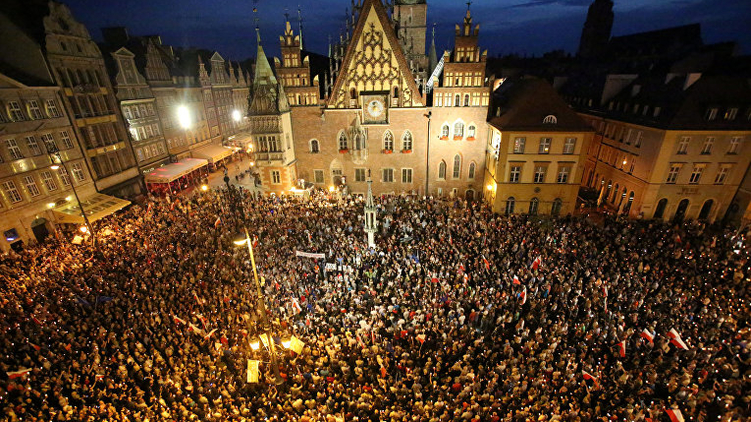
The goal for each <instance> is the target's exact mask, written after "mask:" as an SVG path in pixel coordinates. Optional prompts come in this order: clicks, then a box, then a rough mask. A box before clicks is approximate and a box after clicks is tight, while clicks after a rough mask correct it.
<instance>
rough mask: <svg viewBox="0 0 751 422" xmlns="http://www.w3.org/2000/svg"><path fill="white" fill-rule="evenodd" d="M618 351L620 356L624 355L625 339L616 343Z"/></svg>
mask: <svg viewBox="0 0 751 422" xmlns="http://www.w3.org/2000/svg"><path fill="white" fill-rule="evenodd" d="M618 352H619V353H620V355H621V357H622V358H625V357H626V340H621V342H620V343H618Z"/></svg>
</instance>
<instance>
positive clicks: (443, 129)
mask: <svg viewBox="0 0 751 422" xmlns="http://www.w3.org/2000/svg"><path fill="white" fill-rule="evenodd" d="M449 130H450V128H449V125H443V127H441V139H448V137H449Z"/></svg>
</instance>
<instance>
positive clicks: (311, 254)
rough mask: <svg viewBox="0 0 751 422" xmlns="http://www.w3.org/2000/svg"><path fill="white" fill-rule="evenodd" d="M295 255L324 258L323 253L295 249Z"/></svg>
mask: <svg viewBox="0 0 751 422" xmlns="http://www.w3.org/2000/svg"><path fill="white" fill-rule="evenodd" d="M295 255H296V256H300V257H303V258H313V259H325V258H326V254H325V253H313V252H303V251H295Z"/></svg>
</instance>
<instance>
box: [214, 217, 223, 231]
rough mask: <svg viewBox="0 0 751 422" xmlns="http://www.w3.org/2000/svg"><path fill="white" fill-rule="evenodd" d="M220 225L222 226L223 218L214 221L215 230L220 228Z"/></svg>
mask: <svg viewBox="0 0 751 422" xmlns="http://www.w3.org/2000/svg"><path fill="white" fill-rule="evenodd" d="M220 224H222V218H221V217H217V218H216V221H214V228H215V229H216V228H219V225H220Z"/></svg>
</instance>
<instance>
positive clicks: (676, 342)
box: [668, 328, 688, 350]
mask: <svg viewBox="0 0 751 422" xmlns="http://www.w3.org/2000/svg"><path fill="white" fill-rule="evenodd" d="M668 337H670V344H672V345H673V346H675V347H677V348H679V349H683V350H688V346H687V345H686V343H685V342H684V341H683V339H681V335H680V334H679V333H678V331H676V330H675V328H671V329H670V331H668Z"/></svg>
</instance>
